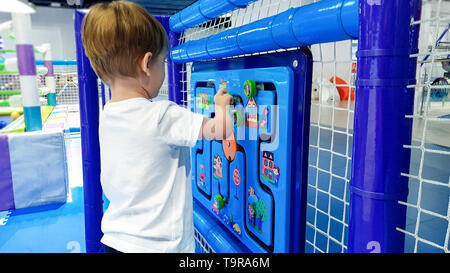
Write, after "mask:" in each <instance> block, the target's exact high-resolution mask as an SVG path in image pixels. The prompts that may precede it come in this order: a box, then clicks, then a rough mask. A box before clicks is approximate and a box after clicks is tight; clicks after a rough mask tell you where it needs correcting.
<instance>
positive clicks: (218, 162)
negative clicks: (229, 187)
mask: <svg viewBox="0 0 450 273" xmlns="http://www.w3.org/2000/svg"><path fill="white" fill-rule="evenodd" d="M213 168H214V178H216V179H222V158H221V157H220V156H218V155H217V156H215V157H214V165H213Z"/></svg>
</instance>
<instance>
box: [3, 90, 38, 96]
mask: <svg viewBox="0 0 450 273" xmlns="http://www.w3.org/2000/svg"><path fill="white" fill-rule="evenodd" d="M12 95H22V91H20V90H7V91H0V96H12ZM39 95H42V91H41V90H39Z"/></svg>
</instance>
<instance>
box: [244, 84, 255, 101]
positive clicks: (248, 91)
mask: <svg viewBox="0 0 450 273" xmlns="http://www.w3.org/2000/svg"><path fill="white" fill-rule="evenodd" d="M244 94H245V95H246V96H247V98H254V97H256V95H257V94H258V89H257V88H256V82H255V81H254V80H246V81H245V82H244Z"/></svg>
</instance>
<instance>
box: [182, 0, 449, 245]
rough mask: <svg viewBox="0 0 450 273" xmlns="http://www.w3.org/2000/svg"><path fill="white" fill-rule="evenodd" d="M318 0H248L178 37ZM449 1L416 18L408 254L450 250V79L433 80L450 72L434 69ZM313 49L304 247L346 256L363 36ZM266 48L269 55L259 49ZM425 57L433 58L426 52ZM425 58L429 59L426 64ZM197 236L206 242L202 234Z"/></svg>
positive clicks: (444, 43) (185, 74) (443, 53)
mask: <svg viewBox="0 0 450 273" xmlns="http://www.w3.org/2000/svg"><path fill="white" fill-rule="evenodd" d="M318 1H319V0H308V1H302V0H280V1H277V0H259V1H256V2H253V3H251V4H249V5H248V6H247V8H243V9H238V10H235V11H232V12H230V13H227V14H224V15H222V16H221V17H220V18H219V19H216V20H212V21H209V22H206V23H204V24H202V25H200V26H197V27H194V28H191V29H188V30H186V31H185V32H184V33H183V34H182V35H181V37H180V41H179V42H180V44H181V43H185V42H187V41H190V40H197V39H201V38H204V37H208V36H210V35H213V34H215V33H218V32H221V31H223V30H225V29H229V28H233V27H237V26H241V25H245V24H248V23H250V22H253V21H256V20H259V19H262V18H265V17H268V16H273V15H275V14H278V13H281V12H283V11H285V10H287V9H289V8H292V7H299V6H303V5H307V4H311V3H313V2H318ZM448 4H449V1H444V0H432V1H425V0H424V1H423V7H422V17H421V18H422V19H421V21H418V22H412V24H422V27H421V32H420V38H419V39H420V44H421V49H422V50H421V51H420V52H419V53H418V54H416V55H417V56H415V57H419V58H418V60H419V62H418V69H417V71H418V74H417V85H416V86H409V87H410V88H412V87H414V88H415V90H416V100H415V114H414V115H413V116H410V117H405V118H413V120H414V134H413V135H414V139H413V140H412V145H411V146H408V147H406V148H410V149H411V153H412V154H411V171H410V173H409V174H403V175H405V176H408V177H409V178H410V182H409V183H410V184H409V188H410V193H409V197H408V201H407V202H406V203H403V204H404V205H406V206H407V207H408V215H407V225H406V229H405V230H400V229H399V230H400V231H401V232H404V233H405V234H406V243H405V252H428V251H432V252H437V251H445V252H448V243H449V242H448V241H449V214H450V212H449V210H450V208H449V200H448V199H449V171H448V169H450V168H449V167H450V157H449V148H448V147H450V130H449V126H448V125H449V121H450V119H449V117H450V115H448V114H449V110H448V109H450V108H449V103H448V101H449V97H450V96H445V94H448V90H450V89H449V86H448V85H449V83H444V84H443V83H442V82H444V81H439V82H438V83H439V84H440V85H439V86H437V85H436V82H435V79H436V77H441V78H443V77H444V76H443V75H442V74H443V73H442V72H443V69H442V68H441V70H438V69H436V68H435V67H437V66H440V65H442V64H443V63H444V64H445V62H444V61H442V60H445V59H446V60H447V61H448V58H449V57H448V55H449V49H450V43H449V42H448V41H449V39H448V37H449V36H448V35H449V34H448V33H449V32H447V33H446V34H445V35H443V36H444V37H442V38H441V40H440V42H439V43H436V40H437V38H438V37H440V36H441V35H442V33H443V32H444V31H445V29H446V27H447V26H448V24H449V14H446V13H445V12H444V11H446V12H450V6H448ZM423 25H425V27H424V26H423ZM447 30H448V29H447ZM430 32H433V35H431V33H430ZM310 49H311V52H312V55H313V86H312V101H311V120H310V145H309V162H308V190H307V215H306V217H307V223H306V242H305V251H306V252H314V253H322V252H326V253H328V252H343V253H345V252H347V240H348V220H349V197H350V192H349V187H348V186H349V181H350V176H351V160H352V144H353V119H354V105H355V103H354V100H353V99H352V96H354V92H355V78H356V69H357V67H356V57H355V55H356V54H355V53H356V50H357V41H356V40H353V41H352V40H347V41H341V42H335V43H326V44H317V45H312V46H311V47H310ZM287 50H290V49H287ZM277 51H282V50H277ZM430 51H431V54H429V53H430ZM265 53H267V52H260V53H256V54H265ZM427 55H430V56H428V57H426V56H427ZM242 56H246V55H242ZM237 57H240V56H237ZM412 57H414V55H413V56H412ZM425 57H426V59H425V61H421V58H422V59H424V58H425ZM232 58H234V57H232ZM438 60H440V61H439V62H438ZM422 63H423V65H422ZM191 66H192V63H186V64H183V69H182V71H181V74H182V75H181V81H182V90H181V92H182V94H183V99H182V102H183V104H184V105H185V106H189V104H190V103H192V101H191V99H192V98H191V97H190V73H191ZM419 66H420V67H419ZM447 66H450V63H448V64H447ZM433 67H434V68H433ZM444 72H445V71H444ZM435 74H436V75H435ZM447 77H449V76H448V75H447ZM337 89H340V91H341V92H344V93H345V92H347V93H348V94H349V98H348V99H347V100H341V99H340V95H339V93H338V91H337ZM428 90H431V91H429V92H428ZM433 90H439V93H438V94H436V93H437V92H433ZM352 93H353V94H352ZM430 98H431V99H430ZM439 98H440V99H439ZM439 130H440V131H439ZM436 139H438V140H436ZM437 176H438V177H439V179H438V178H437ZM436 196H438V198H435V197H436ZM435 237H436V238H435ZM197 241H198V243H200V242H199V239H198V238H197ZM424 245H426V246H424Z"/></svg>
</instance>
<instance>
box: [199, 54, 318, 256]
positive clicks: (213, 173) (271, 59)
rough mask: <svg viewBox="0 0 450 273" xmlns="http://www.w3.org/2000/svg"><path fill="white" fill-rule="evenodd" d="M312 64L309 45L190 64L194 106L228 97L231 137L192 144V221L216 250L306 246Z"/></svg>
mask: <svg viewBox="0 0 450 273" xmlns="http://www.w3.org/2000/svg"><path fill="white" fill-rule="evenodd" d="M311 67H312V61H311V54H310V52H309V51H308V50H307V49H300V50H295V51H288V52H281V53H275V54H266V55H258V56H248V57H243V58H234V59H225V60H218V61H210V62H199V63H194V65H193V67H192V74H191V110H192V111H194V112H196V113H199V114H202V115H203V116H205V117H207V118H212V117H214V113H215V112H214V111H215V109H214V95H215V94H216V93H217V91H218V90H219V89H221V88H226V89H227V92H228V93H229V94H230V95H232V96H233V105H232V106H231V107H230V110H229V111H230V115H231V117H232V120H233V125H234V134H233V137H232V138H230V139H227V140H223V141H216V140H214V141H209V140H199V141H198V142H197V144H196V145H195V147H194V148H193V149H192V162H193V168H192V189H193V191H192V192H193V196H194V202H195V206H194V207H195V208H197V210H199V212H198V213H194V215H195V217H194V224H195V226H196V228H197V230H199V231H202V232H206V233H208V234H202V235H203V237H204V238H211V239H210V240H216V239H214V238H221V239H220V240H219V239H217V240H218V241H213V242H209V243H210V244H211V245H214V246H215V249H214V250H215V251H216V252H230V251H232V252H234V251H236V252H241V251H250V252H303V251H304V234H305V218H306V217H305V214H306V185H307V180H306V174H307V156H308V155H307V151H308V143H309V140H308V137H309V130H308V128H309V112H310V109H309V107H310V94H311V89H310V87H311ZM200 208H201V209H200ZM200 210H201V211H202V212H201V213H200ZM212 223H214V224H212ZM206 224H207V225H208V227H205V226H204V225H206ZM214 233H215V235H212V234H214ZM224 238H225V239H224ZM220 241H221V242H220ZM221 246H223V247H221ZM231 246H233V247H231ZM230 249H232V250H230Z"/></svg>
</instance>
